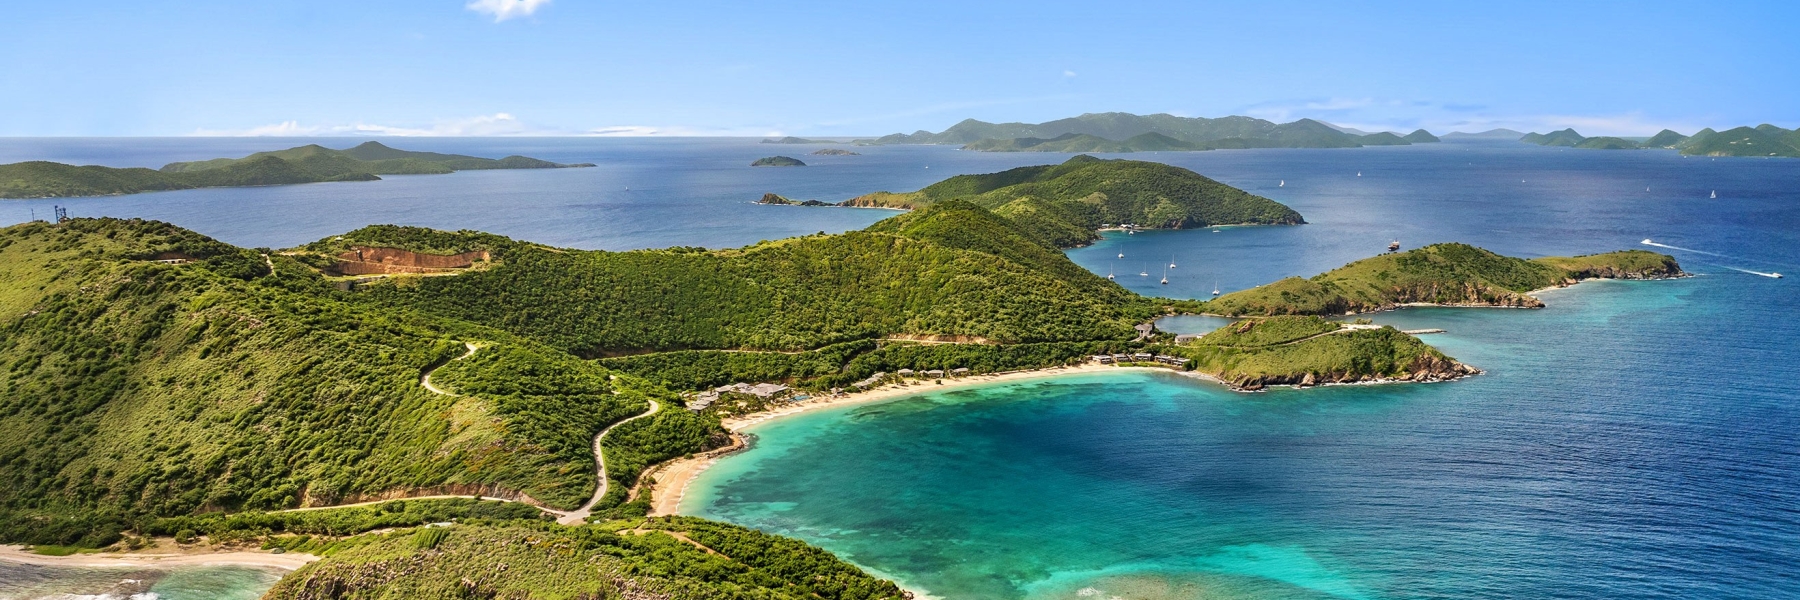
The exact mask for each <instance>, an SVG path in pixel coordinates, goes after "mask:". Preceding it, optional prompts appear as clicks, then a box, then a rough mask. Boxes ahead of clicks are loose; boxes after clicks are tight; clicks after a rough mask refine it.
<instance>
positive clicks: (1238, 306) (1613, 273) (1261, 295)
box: [1204, 244, 1681, 315]
mask: <svg viewBox="0 0 1800 600" xmlns="http://www.w3.org/2000/svg"><path fill="white" fill-rule="evenodd" d="M1680 273H1681V270H1680V266H1679V265H1677V264H1676V263H1675V260H1674V259H1673V258H1671V257H1668V256H1665V255H1661V254H1656V253H1653V252H1645V251H1642V250H1628V251H1623V252H1614V253H1608V254H1596V255H1589V256H1582V257H1570V258H1563V257H1552V258H1543V259H1537V260H1525V259H1520V258H1511V257H1506V256H1500V255H1498V254H1494V253H1492V252H1488V251H1486V250H1482V249H1480V248H1476V247H1474V246H1469V245H1466V244H1434V245H1431V246H1426V247H1424V248H1419V249H1415V250H1410V251H1407V252H1401V253H1396V254H1383V255H1381V256H1376V257H1373V258H1367V259H1363V260H1359V261H1356V262H1353V263H1350V264H1348V265H1345V266H1343V267H1340V268H1338V269H1333V270H1331V271H1329V272H1326V273H1323V274H1320V275H1317V276H1314V277H1313V278H1311V279H1301V278H1299V277H1289V278H1287V279H1283V280H1280V281H1277V282H1274V283H1271V284H1268V285H1264V286H1259V287H1255V288H1251V289H1248V290H1243V291H1238V292H1232V293H1230V294H1226V295H1224V296H1220V297H1218V298H1216V299H1214V300H1212V301H1210V302H1207V303H1206V304H1205V305H1204V310H1205V311H1206V312H1211V313H1216V314H1224V315H1281V314H1341V313H1349V312H1368V311H1375V310H1384V309H1388V308H1393V307H1395V306H1398V305H1401V304H1406V303H1414V302H1424V303H1433V304H1455V305H1483V306H1520V307H1536V306H1542V305H1543V303H1542V302H1539V301H1538V300H1537V299H1536V298H1532V297H1531V296H1529V295H1527V294H1526V293H1527V292H1530V291H1531V290H1536V289H1542V288H1546V287H1551V286H1556V285H1562V284H1564V283H1566V282H1568V281H1570V280H1579V279H1587V278H1596V277H1599V278H1624V279H1631V278H1654V277H1668V276H1675V275H1679V274H1680Z"/></svg>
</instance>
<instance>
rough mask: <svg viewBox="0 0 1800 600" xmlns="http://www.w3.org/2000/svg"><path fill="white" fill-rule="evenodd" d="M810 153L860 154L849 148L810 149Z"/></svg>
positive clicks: (814, 154) (827, 154)
mask: <svg viewBox="0 0 1800 600" xmlns="http://www.w3.org/2000/svg"><path fill="white" fill-rule="evenodd" d="M812 155H813V156H862V154H860V153H857V152H851V151H849V150H844V149H841V148H821V149H819V150H814V151H812Z"/></svg>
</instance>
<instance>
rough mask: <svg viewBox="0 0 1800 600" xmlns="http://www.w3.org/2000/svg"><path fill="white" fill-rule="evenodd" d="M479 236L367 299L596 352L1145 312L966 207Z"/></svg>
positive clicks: (1091, 336)
mask: <svg viewBox="0 0 1800 600" xmlns="http://www.w3.org/2000/svg"><path fill="white" fill-rule="evenodd" d="M364 234H365V232H362V231H358V232H351V233H349V234H346V235H345V236H344V237H345V238H346V239H347V240H350V241H352V242H353V241H354V240H359V239H361V238H362V237H363V236H364ZM389 237H392V236H389ZM472 243H474V244H477V245H482V246H483V247H486V248H488V249H490V250H491V251H492V252H494V253H495V255H496V256H495V259H496V262H497V263H499V264H498V266H495V267H492V268H488V269H485V270H480V271H476V272H470V273H465V274H462V275H459V276H457V277H430V278H423V279H419V280H416V281H408V282H406V284H405V285H394V286H377V288H376V289H374V290H372V291H371V295H372V296H376V297H379V298H381V299H382V300H383V301H384V302H387V303H391V304H397V305H403V306H408V307H414V308H417V309H420V310H425V311H428V312H431V313H433V314H438V315H443V316H447V317H452V318H456V319H461V320H465V321H468V322H473V323H479V324H483V325H488V326H492V327H496V328H499V329H504V330H507V331H510V332H513V333H516V334H519V335H523V336H527V337H531V338H533V339H537V340H541V341H544V342H547V343H550V344H552V345H554V346H556V347H558V348H561V349H564V350H567V351H569V352H572V353H574V354H577V355H580V356H588V357H595V356H608V355H616V354H632V353H640V352H647V351H662V350H683V349H708V348H757V349H772V350H798V349H807V348H817V347H820V346H825V345H829V344H833V343H838V342H843V341H848V340H853V339H861V338H868V337H881V336H889V335H930V336H957V337H962V338H971V339H972V338H979V339H984V340H992V341H997V342H1005V343H1021V342H1040V341H1060V340H1095V339H1117V338H1129V337H1130V336H1131V325H1132V324H1133V323H1137V322H1140V320H1141V319H1143V318H1145V317H1147V316H1148V314H1149V313H1148V311H1149V310H1150V307H1149V306H1148V305H1147V304H1146V303H1145V302H1142V301H1140V300H1138V299H1137V298H1136V297H1135V296H1134V295H1132V294H1130V293H1129V292H1126V291H1125V290H1124V289H1122V288H1119V287H1117V286H1114V285H1112V284H1111V283H1109V282H1106V281H1105V280H1104V279H1101V278H1099V277H1097V276H1095V275H1093V274H1091V273H1087V272H1086V271H1085V270H1082V269H1080V268H1079V267H1076V266H1074V264H1073V263H1072V262H1070V261H1069V260H1068V259H1067V258H1066V257H1064V256H1062V254H1061V253H1060V252H1056V251H1055V250H1054V249H1053V248H1051V247H1049V246H1048V245H1047V244H1044V243H1043V242H1039V241H1036V240H1035V239H1034V238H1032V237H1031V236H1030V234H1029V233H1027V232H1025V231H1023V230H1021V229H1019V228H1017V227H1015V226H1013V225H1012V224H1011V223H1010V222H1009V221H1007V220H1005V219H1000V218H996V217H994V216H993V215H992V214H991V213H989V212H988V211H986V210H983V209H980V208H978V207H974V206H972V205H968V204H964V203H945V204H944V205H943V206H940V207H932V208H931V209H927V210H922V211H917V212H915V213H912V214H908V215H904V216H902V217H897V218H896V219H892V220H889V221H884V222H882V223H877V224H876V225H874V226H872V227H870V228H869V229H867V230H865V231H857V232H850V233H845V234H840V235H814V236H806V237H800V238H792V239H787V240H781V241H776V242H765V243H762V244H757V245H755V246H750V247H746V248H740V249H732V250H719V251H706V250H702V249H684V248H676V249H669V250H643V251H633V252H600V251H580V250H560V249H559V250H552V249H546V248H542V247H538V246H533V245H529V244H522V243H517V242H512V241H510V240H503V239H500V240H494V239H493V238H491V237H490V238H485V239H472Z"/></svg>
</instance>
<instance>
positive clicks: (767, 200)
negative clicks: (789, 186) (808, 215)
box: [756, 193, 837, 206]
mask: <svg viewBox="0 0 1800 600" xmlns="http://www.w3.org/2000/svg"><path fill="white" fill-rule="evenodd" d="M756 203H757V204H772V205H776V206H837V205H836V204H833V203H830V202H821V201H818V200H801V201H798V202H796V201H793V200H789V199H788V198H787V197H786V196H782V195H780V194H773V193H770V194H763V197H762V199H761V200H757V201H756Z"/></svg>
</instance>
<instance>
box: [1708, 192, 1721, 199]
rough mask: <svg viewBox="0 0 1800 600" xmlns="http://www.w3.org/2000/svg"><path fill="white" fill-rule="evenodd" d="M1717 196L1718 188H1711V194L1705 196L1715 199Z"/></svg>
mask: <svg viewBox="0 0 1800 600" xmlns="http://www.w3.org/2000/svg"><path fill="white" fill-rule="evenodd" d="M1718 197H1719V190H1713V191H1712V195H1711V196H1707V198H1713V199H1717V198H1718Z"/></svg>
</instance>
